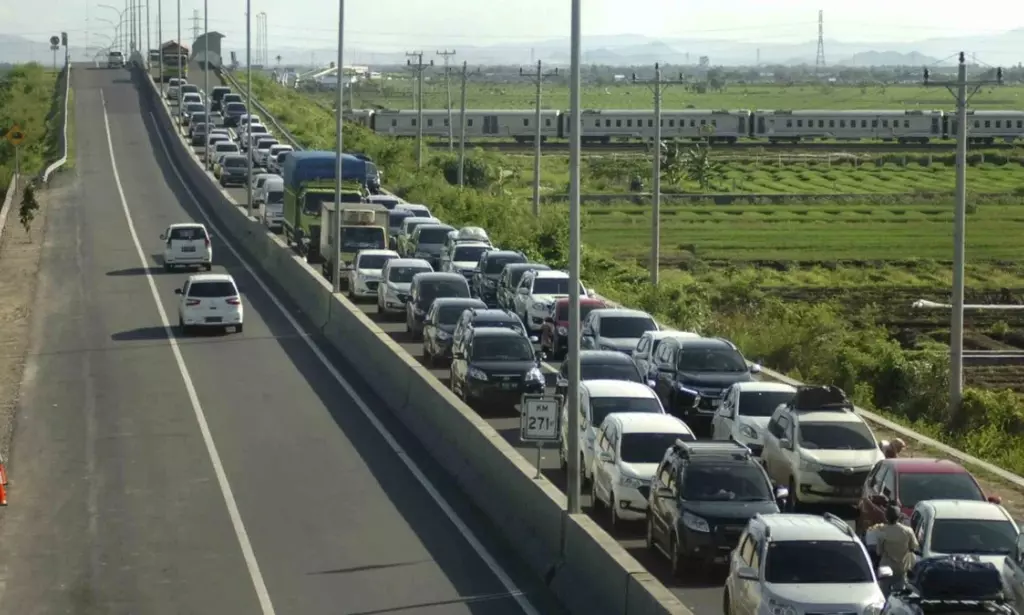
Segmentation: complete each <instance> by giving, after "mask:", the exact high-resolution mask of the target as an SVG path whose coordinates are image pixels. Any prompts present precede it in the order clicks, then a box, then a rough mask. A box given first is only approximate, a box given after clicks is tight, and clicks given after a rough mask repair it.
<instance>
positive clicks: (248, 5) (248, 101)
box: [245, 0, 252, 209]
mask: <svg viewBox="0 0 1024 615" xmlns="http://www.w3.org/2000/svg"><path fill="white" fill-rule="evenodd" d="M245 114H246V117H248V118H249V119H248V121H249V122H252V0H245ZM245 134H246V140H247V141H248V142H247V143H246V144H245V145H246V152H248V153H249V155H248V156H246V157H245V158H246V168H247V169H248V171H249V173H248V175H247V176H246V181H245V185H246V186H247V187H248V188H247V190H246V195H247V198H248V200H247V201H246V202H245V207H246V208H247V209H252V151H251V150H252V138H251V136H249V135H250V133H249V131H246V133H245Z"/></svg>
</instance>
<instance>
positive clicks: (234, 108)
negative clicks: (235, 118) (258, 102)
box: [224, 102, 245, 113]
mask: <svg viewBox="0 0 1024 615" xmlns="http://www.w3.org/2000/svg"><path fill="white" fill-rule="evenodd" d="M224 110H225V111H227V112H228V113H245V105H244V104H242V103H240V102H233V103H228V106H227V107H224Z"/></svg>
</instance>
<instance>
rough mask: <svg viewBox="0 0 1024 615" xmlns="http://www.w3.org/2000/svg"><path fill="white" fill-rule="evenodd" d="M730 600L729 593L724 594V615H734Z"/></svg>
mask: <svg viewBox="0 0 1024 615" xmlns="http://www.w3.org/2000/svg"><path fill="white" fill-rule="evenodd" d="M731 602H732V601H731V600H729V592H727V591H726V592H722V615H732V604H731Z"/></svg>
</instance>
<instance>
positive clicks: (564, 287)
mask: <svg viewBox="0 0 1024 615" xmlns="http://www.w3.org/2000/svg"><path fill="white" fill-rule="evenodd" d="M579 294H580V297H586V296H587V291H586V290H585V289H584V288H583V286H582V285H580V287H579ZM568 296H569V274H568V273H566V272H565V271H527V272H526V273H524V274H523V277H522V278H520V279H519V287H518V288H516V294H515V299H514V300H513V303H514V305H515V308H514V310H513V311H514V312H515V313H516V315H518V316H519V318H520V319H521V320H522V321H523V324H524V325H526V328H527V329H528V330H529V331H530V333H532V334H538V335H539V334H540V330H541V329H542V328H543V327H544V319H545V318H548V316H549V315H550V314H551V308H552V307H554V305H555V302H556V301H557V300H559V299H564V298H566V297H568Z"/></svg>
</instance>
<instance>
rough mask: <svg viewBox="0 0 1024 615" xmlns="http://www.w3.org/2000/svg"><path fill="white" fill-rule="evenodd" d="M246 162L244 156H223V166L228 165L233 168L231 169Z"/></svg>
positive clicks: (242, 165)
mask: <svg viewBox="0 0 1024 615" xmlns="http://www.w3.org/2000/svg"><path fill="white" fill-rule="evenodd" d="M247 164H248V161H247V160H246V159H245V158H225V159H224V166H225V167H230V168H233V169H241V168H242V167H244V166H246V165H247Z"/></svg>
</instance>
